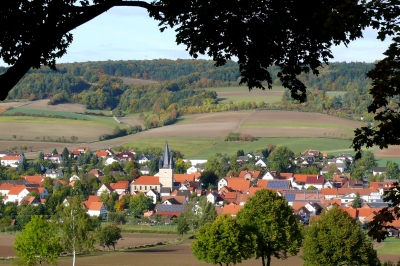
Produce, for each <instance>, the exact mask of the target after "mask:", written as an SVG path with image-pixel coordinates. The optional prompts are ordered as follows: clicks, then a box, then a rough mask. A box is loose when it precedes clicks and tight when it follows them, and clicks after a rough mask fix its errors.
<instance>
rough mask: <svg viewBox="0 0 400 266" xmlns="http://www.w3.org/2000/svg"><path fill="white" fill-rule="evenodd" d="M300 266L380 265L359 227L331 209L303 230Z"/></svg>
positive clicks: (338, 210) (351, 220) (344, 213)
mask: <svg viewBox="0 0 400 266" xmlns="http://www.w3.org/2000/svg"><path fill="white" fill-rule="evenodd" d="M302 258H303V259H304V261H305V264H304V265H308V266H314V265H327V266H330V265H331V266H336V265H380V262H379V259H378V256H377V253H376V251H375V250H374V248H373V246H372V243H371V241H370V240H369V239H368V238H367V235H366V234H365V233H363V232H362V231H361V228H360V226H359V225H358V224H357V223H356V221H355V220H353V219H352V218H351V216H350V215H349V214H348V213H347V212H346V211H344V210H342V209H340V208H338V207H336V206H334V207H332V208H331V209H330V210H327V211H325V212H323V213H322V214H321V218H320V219H318V220H317V221H312V222H311V224H310V226H309V227H308V228H307V229H306V231H305V237H304V245H303V256H302Z"/></svg>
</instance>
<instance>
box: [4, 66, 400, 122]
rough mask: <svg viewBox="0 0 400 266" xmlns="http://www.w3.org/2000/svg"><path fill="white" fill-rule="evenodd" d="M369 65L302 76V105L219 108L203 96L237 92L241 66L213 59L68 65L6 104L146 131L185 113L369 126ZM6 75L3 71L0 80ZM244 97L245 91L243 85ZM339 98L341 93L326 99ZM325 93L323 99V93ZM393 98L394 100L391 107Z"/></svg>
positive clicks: (24, 83)
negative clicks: (29, 103)
mask: <svg viewBox="0 0 400 266" xmlns="http://www.w3.org/2000/svg"><path fill="white" fill-rule="evenodd" d="M373 66H374V64H372V63H359V62H352V63H346V62H341V63H339V62H337V63H330V64H329V65H325V66H324V67H322V68H320V69H319V71H320V74H319V75H318V76H315V75H313V74H311V73H307V74H301V75H300V76H299V79H300V80H301V81H302V82H304V83H305V85H306V86H307V87H308V89H307V94H308V100H307V102H305V103H301V104H300V103H299V102H298V101H296V100H294V99H292V98H291V96H290V93H289V92H288V91H285V92H284V95H283V97H282V99H281V101H280V102H278V103H265V102H263V101H259V102H246V101H240V102H237V103H229V104H228V103H222V102H219V101H218V97H217V93H216V92H215V91H212V90H204V89H205V88H213V87H229V86H239V83H238V80H239V79H240V73H239V69H238V65H237V64H236V63H235V62H233V61H231V62H228V63H227V64H226V65H224V66H221V67H215V66H214V62H213V61H211V60H181V59H178V60H166V59H158V60H130V61H103V62H84V63H68V64H60V65H58V66H57V68H58V71H56V72H55V71H52V70H50V69H48V68H42V69H39V70H30V71H29V72H28V73H27V74H26V76H25V77H24V78H23V79H22V80H21V81H20V82H19V83H18V84H17V85H16V86H15V87H14V88H13V89H12V90H11V91H10V93H9V95H8V98H7V100H14V99H29V100H38V99H50V102H49V104H57V103H62V102H71V103H80V104H85V105H86V107H87V108H88V109H89V110H88V111H90V109H101V110H113V112H114V114H116V115H117V116H123V115H126V114H128V113H146V115H144V114H142V115H141V118H142V119H143V120H144V121H145V123H146V127H147V128H151V127H157V126H163V125H167V124H171V123H174V122H175V121H176V119H177V117H179V115H182V114H188V113H204V112H219V111H230V110H240V109H255V108H262V109H282V110H299V111H307V112H320V113H326V114H330V115H335V116H339V117H344V118H355V117H364V119H365V121H369V122H371V121H372V116H371V114H368V112H367V106H368V105H369V104H370V103H371V102H372V97H371V96H370V95H369V94H368V92H369V89H370V86H371V85H370V80H369V79H368V78H367V77H366V76H365V73H366V72H367V71H368V70H370V69H372V68H373ZM5 70H6V68H4V67H0V73H2V72H4V71H5ZM269 71H270V73H271V76H272V79H273V80H274V85H276V86H280V85H281V84H280V81H279V78H278V77H277V73H278V68H277V67H275V66H272V67H270V68H269ZM126 77H129V78H136V79H144V80H152V81H157V82H158V83H154V84H149V85H127V84H124V82H123V80H122V78H126ZM242 86H243V90H247V88H246V86H245V84H242ZM338 91H342V92H343V93H336V94H335V93H330V92H338ZM327 92H328V93H327ZM397 102H398V99H392V100H391V101H390V103H391V104H393V105H394V104H396V103H397Z"/></svg>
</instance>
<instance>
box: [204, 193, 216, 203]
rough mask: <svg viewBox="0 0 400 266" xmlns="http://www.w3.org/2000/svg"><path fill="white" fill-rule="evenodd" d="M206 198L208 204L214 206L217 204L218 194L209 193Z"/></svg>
mask: <svg viewBox="0 0 400 266" xmlns="http://www.w3.org/2000/svg"><path fill="white" fill-rule="evenodd" d="M206 198H207V201H208V202H210V203H211V204H215V203H217V199H218V193H217V192H215V191H210V193H208V194H207V196H206Z"/></svg>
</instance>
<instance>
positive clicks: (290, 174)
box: [279, 173, 293, 179]
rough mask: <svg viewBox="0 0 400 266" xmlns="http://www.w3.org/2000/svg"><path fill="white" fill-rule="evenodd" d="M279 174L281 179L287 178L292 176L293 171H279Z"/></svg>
mask: <svg viewBox="0 0 400 266" xmlns="http://www.w3.org/2000/svg"><path fill="white" fill-rule="evenodd" d="M279 176H280V177H281V179H289V178H291V177H293V173H280V174H279Z"/></svg>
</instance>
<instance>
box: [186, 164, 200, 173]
mask: <svg viewBox="0 0 400 266" xmlns="http://www.w3.org/2000/svg"><path fill="white" fill-rule="evenodd" d="M198 171H199V169H198V168H197V167H196V166H194V165H192V166H190V167H189V168H188V169H186V173H187V174H193V173H197V172H198Z"/></svg>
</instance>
